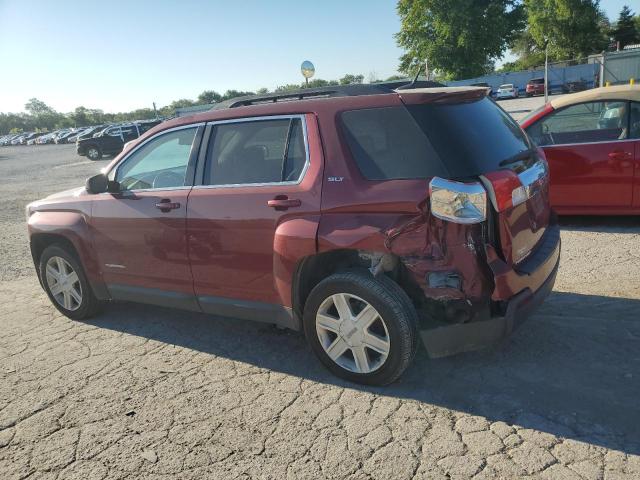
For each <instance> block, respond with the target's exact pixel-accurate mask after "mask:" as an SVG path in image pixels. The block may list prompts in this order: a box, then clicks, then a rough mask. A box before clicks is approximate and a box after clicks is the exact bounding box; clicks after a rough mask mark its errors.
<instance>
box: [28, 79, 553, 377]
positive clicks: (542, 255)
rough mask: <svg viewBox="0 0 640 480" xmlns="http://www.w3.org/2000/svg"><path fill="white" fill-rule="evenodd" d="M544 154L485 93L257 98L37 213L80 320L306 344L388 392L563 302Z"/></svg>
mask: <svg viewBox="0 0 640 480" xmlns="http://www.w3.org/2000/svg"><path fill="white" fill-rule="evenodd" d="M547 171H548V170H547V164H546V161H545V159H544V154H543V153H542V152H541V151H540V150H539V149H537V148H536V147H535V146H534V145H533V144H531V143H530V141H529V140H528V138H527V136H526V135H525V134H524V133H523V131H522V130H521V129H520V128H519V127H518V125H517V124H516V123H515V122H514V121H513V120H512V119H511V118H510V117H509V116H508V115H507V114H506V113H505V112H504V111H503V110H502V109H501V108H500V107H498V106H497V105H496V104H495V103H494V102H493V101H492V100H491V99H490V98H488V97H487V89H484V88H469V87H460V88H407V89H397V90H393V89H391V88H387V87H384V86H374V85H372V86H366V85H361V86H349V87H335V88H325V89H318V90H305V91H303V92H300V93H295V94H286V95H274V96H271V97H269V96H265V97H251V98H241V99H237V100H234V101H230V102H228V103H226V104H222V105H220V107H219V108H217V109H215V110H212V111H209V112H206V113H202V114H199V115H195V116H192V117H186V118H178V119H174V120H171V121H168V122H165V123H162V124H161V125H158V126H157V127H155V128H154V129H152V130H150V131H149V132H147V133H146V134H145V135H143V136H142V137H141V138H139V139H137V140H135V141H134V142H132V144H130V145H129V146H128V147H127V149H126V150H125V151H124V152H123V153H121V154H120V155H119V156H118V157H117V158H116V159H114V160H113V162H112V163H111V164H110V165H109V166H108V167H107V168H106V170H105V173H104V174H100V175H96V176H94V177H92V178H90V179H89V180H88V181H87V184H86V187H84V188H80V189H76V190H73V191H69V192H65V193H62V194H57V195H54V196H51V197H48V198H46V199H44V200H41V201H37V202H34V203H32V204H30V205H29V206H28V207H27V215H28V226H29V234H30V243H31V251H32V254H33V259H34V262H35V265H36V268H37V271H38V275H39V278H40V282H41V284H42V286H43V288H44V289H45V291H46V292H47V294H48V295H49V297H50V299H51V301H52V303H53V304H54V305H55V307H56V308H58V310H60V311H61V312H62V313H64V314H65V315H66V316H68V317H70V318H73V319H85V318H88V317H91V316H92V315H94V314H96V312H97V311H98V308H99V306H100V305H101V304H102V303H105V302H107V301H110V300H116V301H117V300H124V301H135V302H143V303H148V304H154V305H161V306H166V307H175V308H181V309H185V310H193V311H198V312H206V313H210V314H214V315H220V316H225V317H233V318H242V319H250V320H257V321H261V322H268V323H272V324H277V325H280V326H284V327H288V328H291V329H293V330H301V331H304V333H305V335H306V338H307V340H308V342H309V344H310V346H311V348H312V349H313V351H314V352H315V353H316V355H317V356H318V357H319V359H320V361H321V362H322V363H323V364H324V365H325V366H326V367H327V368H328V369H329V370H331V371H332V372H333V373H334V374H336V375H338V376H340V377H343V378H346V379H348V380H351V381H354V382H360V383H365V384H374V385H382V384H387V383H390V382H392V381H394V380H395V379H397V378H398V377H399V376H400V375H401V374H402V372H403V371H404V370H405V369H406V368H407V366H408V365H409V364H410V362H411V360H412V358H413V356H414V354H415V352H416V348H417V344H418V340H419V339H421V340H422V342H423V343H424V345H425V347H426V349H427V351H428V353H429V354H430V355H431V356H432V357H439V356H445V355H449V354H453V353H457V352H462V351H467V350H471V349H475V348H479V347H482V346H486V345H489V344H492V343H495V342H497V341H498V340H500V339H501V338H503V337H505V336H506V335H508V334H509V333H510V332H511V331H512V329H513V328H514V327H515V326H516V325H518V324H519V323H520V321H521V320H522V319H523V318H525V316H526V315H527V313H528V312H529V311H531V309H532V308H533V307H535V306H536V305H538V304H539V303H540V302H541V301H542V300H543V299H544V298H545V297H546V296H547V295H548V293H549V292H550V291H551V289H552V287H553V284H554V281H555V277H556V272H557V268H558V262H559V257H560V235H559V230H558V227H557V226H556V225H555V222H554V221H553V220H552V215H551V211H550V209H549V202H548V181H549V179H548V174H547Z"/></svg>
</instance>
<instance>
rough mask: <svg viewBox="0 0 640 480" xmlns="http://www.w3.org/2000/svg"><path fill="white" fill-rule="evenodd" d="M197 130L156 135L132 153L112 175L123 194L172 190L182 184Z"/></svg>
mask: <svg viewBox="0 0 640 480" xmlns="http://www.w3.org/2000/svg"><path fill="white" fill-rule="evenodd" d="M196 131H197V127H189V128H183V129H180V130H174V131H173V132H167V133H165V134H162V135H159V136H157V137H155V138H153V139H151V140H150V141H148V142H147V143H145V144H144V145H143V146H142V147H140V148H139V149H137V150H136V151H134V152H133V153H132V154H131V155H130V156H129V157H127V159H126V160H125V161H124V163H122V164H121V165H120V166H119V167H118V169H117V171H116V175H115V180H117V181H118V182H119V183H120V188H121V189H122V190H141V189H149V188H174V187H181V186H183V185H184V184H185V177H186V172H187V166H188V164H189V157H190V155H191V146H192V144H193V139H194V138H195V135H196Z"/></svg>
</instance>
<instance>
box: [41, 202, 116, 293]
mask: <svg viewBox="0 0 640 480" xmlns="http://www.w3.org/2000/svg"><path fill="white" fill-rule="evenodd" d="M50 214H55V215H50ZM47 220H51V221H47ZM89 242H90V240H89V227H88V225H87V223H86V220H85V218H84V215H83V214H81V213H79V212H35V213H34V214H32V215H31V217H30V218H29V246H30V250H31V256H32V258H33V262H34V265H35V267H36V271H37V272H38V279H39V280H40V282H42V279H40V275H39V263H40V258H41V256H42V252H43V251H44V250H45V249H46V248H47V247H48V246H50V245H54V244H58V245H61V246H62V247H63V248H65V249H66V250H67V251H69V252H70V253H71V254H72V255H73V256H74V257H75V258H76V259H77V260H78V262H79V263H80V264H81V265H82V267H83V269H84V271H85V274H86V276H87V279H88V281H89V283H90V284H91V287H92V288H93V291H94V294H95V295H96V297H98V298H99V299H101V300H106V299H109V298H110V295H109V293H108V290H107V288H106V286H105V284H104V282H103V281H102V273H101V269H100V267H99V263H98V261H97V258H96V257H95V255H94V253H93V249H92V248H91V245H90V244H89Z"/></svg>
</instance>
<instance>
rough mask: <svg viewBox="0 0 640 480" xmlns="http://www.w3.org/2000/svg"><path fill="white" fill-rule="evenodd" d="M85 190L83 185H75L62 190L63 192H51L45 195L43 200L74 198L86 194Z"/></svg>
mask: <svg viewBox="0 0 640 480" xmlns="http://www.w3.org/2000/svg"><path fill="white" fill-rule="evenodd" d="M86 194H87V191H86V190H85V188H84V187H75V188H70V189H69V190H64V191H63V192H58V193H52V194H51V195H49V196H48V197H45V198H44V200H61V199H63V198H76V197H79V196H82V195H86Z"/></svg>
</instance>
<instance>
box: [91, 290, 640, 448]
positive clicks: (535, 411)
mask: <svg viewBox="0 0 640 480" xmlns="http://www.w3.org/2000/svg"><path fill="white" fill-rule="evenodd" d="M638 312H640V301H638V300H632V299H625V298H613V297H603V296H594V295H580V294H576V293H565V292H553V293H552V294H551V296H550V297H549V299H548V300H547V302H546V303H545V304H544V305H543V306H542V307H541V308H540V309H539V310H538V312H537V313H536V314H535V315H534V316H532V318H530V319H529V320H528V321H527V322H525V323H524V325H523V326H522V327H521V328H520V329H518V330H517V331H516V332H514V334H513V335H512V336H511V337H510V338H509V339H507V340H505V341H504V342H503V343H501V344H500V345H498V346H495V347H492V348H489V349H485V350H482V351H478V352H469V353H464V354H460V355H457V356H454V357H449V358H444V359H437V360H430V359H428V358H427V355H426V353H425V351H424V349H422V348H420V349H419V352H418V355H417V357H416V359H415V361H414V363H413V365H412V366H411V367H410V368H409V369H408V370H407V372H405V375H404V376H403V377H402V378H401V380H400V381H398V382H396V383H394V384H392V385H389V386H387V387H364V386H361V385H357V384H352V383H349V382H344V381H342V380H340V379H337V378H336V377H334V376H332V375H331V374H329V373H328V372H327V371H326V370H325V369H324V368H323V367H321V366H320V364H319V362H318V361H316V360H315V358H314V357H313V354H312V353H311V351H310V350H309V348H307V345H306V342H305V340H304V338H303V337H302V336H301V335H300V334H296V333H293V332H288V331H283V330H278V329H276V328H275V327H272V326H270V325H268V324H260V323H252V322H247V321H241V320H233V319H224V318H218V317H213V316H207V315H202V314H196V313H188V312H181V311H180V312H179V311H175V310H167V309H160V308H155V307H149V306H141V305H134V304H114V305H111V306H110V307H109V308H107V309H106V310H105V312H104V313H103V314H102V315H100V316H99V317H97V318H95V319H93V320H92V321H90V322H89V323H90V324H92V325H95V326H98V327H101V328H107V329H112V330H117V331H121V332H126V333H128V334H131V335H137V336H141V337H145V338H149V339H154V340H157V341H160V342H164V343H167V344H173V345H179V346H182V347H185V348H189V349H192V350H197V351H200V352H204V353H207V354H211V355H216V356H220V357H224V358H227V359H232V360H235V361H239V362H246V363H249V364H252V365H255V366H257V367H259V368H264V369H269V370H273V371H277V372H282V373H286V374H289V375H294V376H298V377H301V378H306V379H310V380H313V381H317V382H322V383H328V384H334V385H338V386H343V387H347V388H353V389H359V390H363V391H367V392H372V393H375V394H378V395H384V396H392V397H398V398H404V399H413V400H416V401H419V402H424V403H428V404H432V405H438V406H441V407H446V408H449V409H454V410H457V411H461V412H467V413H469V414H473V415H481V416H484V417H486V418H487V419H489V420H490V421H505V422H507V423H515V424H518V425H520V426H522V427H525V428H531V429H535V430H538V431H542V432H547V433H551V434H554V435H557V436H561V437H565V438H572V439H576V440H580V441H584V442H588V443H592V444H596V445H600V446H603V447H607V448H613V449H618V450H622V451H625V452H626V453H632V454H640V430H639V429H638V425H640V409H639V408H638V399H639V398H640V353H639V352H640V318H639V317H638Z"/></svg>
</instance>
